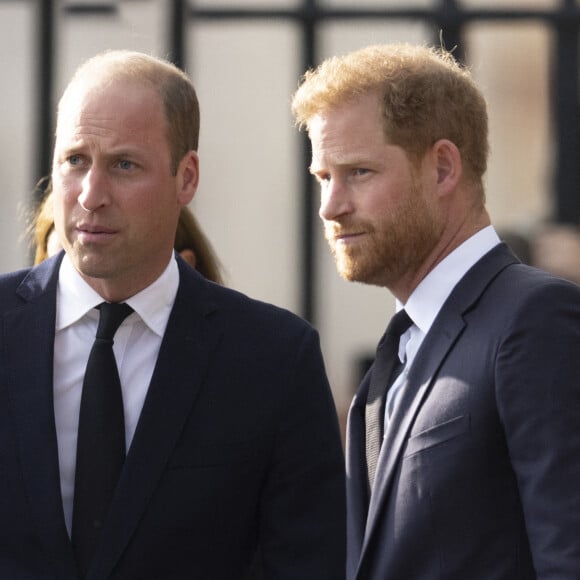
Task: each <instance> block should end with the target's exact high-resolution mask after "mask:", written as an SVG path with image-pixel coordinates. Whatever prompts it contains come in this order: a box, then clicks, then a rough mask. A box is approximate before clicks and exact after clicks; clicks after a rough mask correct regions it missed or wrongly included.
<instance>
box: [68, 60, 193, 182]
mask: <svg viewBox="0 0 580 580" xmlns="http://www.w3.org/2000/svg"><path fill="white" fill-rule="evenodd" d="M95 72H96V73H99V74H101V73H102V74H105V75H106V76H107V77H109V78H111V79H128V80H134V81H135V82H141V83H146V84H149V85H151V86H152V87H154V89H155V90H156V91H157V93H158V94H159V96H160V97H161V101H162V103H163V108H164V113H165V120H166V122H167V140H168V143H169V147H170V150H171V165H172V171H173V172H174V173H175V172H176V171H177V166H178V165H179V162H180V161H181V159H182V158H183V156H184V155H185V154H186V153H187V152H188V151H191V150H194V151H197V149H198V145H199V123H200V113H199V101H198V99H197V94H196V92H195V88H194V86H193V83H192V82H191V80H190V79H189V77H188V76H187V75H186V74H185V73H184V72H183V71H182V70H181V69H179V68H178V67H176V66H175V65H174V64H172V63H170V62H169V61H166V60H163V59H161V58H158V57H153V56H150V55H147V54H144V53H141V52H135V51H130V50H109V51H105V52H102V53H100V54H97V55H96V56H94V57H92V58H90V59H89V60H87V61H86V62H84V63H83V64H82V65H81V66H80V67H79V68H78V69H77V71H76V72H75V74H74V76H73V77H72V79H71V81H70V83H69V85H68V87H67V89H66V90H65V92H64V94H63V97H62V98H61V102H60V103H59V109H60V107H61V103H62V102H63V101H64V98H65V96H66V94H67V90H68V88H69V87H71V86H73V85H75V84H76V83H77V82H78V81H79V80H82V79H83V78H85V77H86V76H87V75H92V74H94V73H95Z"/></svg>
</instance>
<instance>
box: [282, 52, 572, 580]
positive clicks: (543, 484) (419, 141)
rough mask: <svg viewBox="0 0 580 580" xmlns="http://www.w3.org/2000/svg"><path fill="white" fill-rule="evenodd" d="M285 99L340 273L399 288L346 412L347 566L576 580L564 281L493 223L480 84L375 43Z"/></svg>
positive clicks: (568, 288)
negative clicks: (512, 245) (303, 137)
mask: <svg viewBox="0 0 580 580" xmlns="http://www.w3.org/2000/svg"><path fill="white" fill-rule="evenodd" d="M292 106H293V112H294V115H295V118H296V120H297V123H298V124H299V126H301V127H305V128H306V130H307V131H308V135H309V137H310V140H311V143H312V163H311V166H310V171H311V172H312V173H313V175H314V176H315V177H316V178H317V180H318V182H319V183H320V190H321V202H320V217H321V219H322V222H323V224H324V230H325V234H326V238H327V240H328V243H329V245H330V249H331V251H332V253H333V254H334V258H335V261H336V265H337V268H338V271H339V273H340V274H341V276H342V277H343V278H345V279H346V280H350V281H356V282H362V283H366V284H373V285H377V286H382V287H384V288H386V289H388V290H389V291H390V292H391V293H392V294H393V295H394V296H395V298H396V310H397V314H396V315H395V316H394V317H393V324H392V325H391V324H390V325H389V327H388V329H387V331H386V333H385V336H384V337H383V339H382V341H381V343H379V346H378V348H377V354H376V357H375V362H374V365H373V367H372V368H371V369H370V371H369V372H368V373H367V375H366V377H365V378H364V379H363V381H362V384H361V386H360V388H359V390H358V392H357V394H356V396H355V397H354V400H353V402H352V406H351V409H350V413H349V418H348V427H347V443H346V445H347V452H346V455H347V522H348V523H347V527H348V549H347V551H348V565H347V578H348V579H349V580H355V579H356V580H385V579H386V578H389V579H405V580H407V579H412V580H433V579H435V578H437V579H446V580H465V579H468V578H469V579H478V580H479V579H489V578H494V579H496V580H514V579H515V578H518V579H520V580H532V579H546V580H547V579H555V578H562V579H563V578H566V579H567V580H573V579H578V578H580V542H578V538H580V467H579V466H580V462H579V461H578V458H579V457H580V428H579V426H580V381H579V379H578V377H580V356H578V353H579V352H580V289H579V288H578V287H577V286H576V285H575V284H572V283H570V282H569V281H566V280H563V279H561V278H557V277H554V276H552V275H550V274H548V273H546V272H543V271H541V270H539V269H536V268H532V267H530V266H527V265H524V264H522V263H521V262H520V261H519V260H518V259H517V258H516V257H515V256H514V255H513V254H512V253H511V252H510V250H509V249H508V247H507V246H506V245H505V244H503V243H501V242H500V239H499V237H498V235H497V233H496V231H495V229H494V227H493V226H492V225H491V222H490V218H489V215H488V212H487V211H486V208H485V193H484V185H483V176H484V173H485V171H486V166H487V159H488V119H487V111H486V103H485V100H484V97H483V95H482V93H481V90H480V89H479V88H478V87H477V85H476V84H475V82H474V80H473V78H472V76H471V75H470V73H469V71H468V70H467V69H466V68H465V67H463V66H461V65H460V64H459V63H457V62H456V61H455V60H454V58H453V55H452V54H450V53H449V52H447V51H445V50H443V49H436V48H430V47H427V46H413V45H408V44H394V45H377V46H370V47H367V48H363V49H360V50H357V51H354V52H352V53H349V54H347V55H344V56H342V57H333V58H330V59H328V60H326V61H324V62H323V63H322V64H321V65H320V66H319V67H318V68H316V69H315V70H311V71H308V72H307V73H306V74H305V76H304V79H303V81H302V83H301V84H300V86H299V88H298V89H297V92H296V93H295V95H294V97H293V102H292Z"/></svg>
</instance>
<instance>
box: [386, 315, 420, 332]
mask: <svg viewBox="0 0 580 580" xmlns="http://www.w3.org/2000/svg"><path fill="white" fill-rule="evenodd" d="M412 324H413V321H412V320H411V318H410V317H409V315H408V314H407V312H406V311H405V310H404V309H402V310H399V312H397V314H395V316H393V318H391V321H390V322H389V326H387V331H386V334H390V335H392V336H401V334H403V333H404V332H405V331H406V330H407V329H408V328H409V327H410V326H411V325H412Z"/></svg>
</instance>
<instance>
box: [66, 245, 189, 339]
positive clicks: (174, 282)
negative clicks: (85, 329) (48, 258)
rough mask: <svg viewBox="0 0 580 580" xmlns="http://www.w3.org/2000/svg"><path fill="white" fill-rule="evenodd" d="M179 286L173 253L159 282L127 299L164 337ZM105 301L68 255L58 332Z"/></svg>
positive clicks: (154, 329)
mask: <svg viewBox="0 0 580 580" xmlns="http://www.w3.org/2000/svg"><path fill="white" fill-rule="evenodd" d="M178 286H179V269H178V267H177V261H176V260H175V257H174V256H173V257H172V259H171V260H169V264H168V265H167V268H165V270H164V272H163V273H162V274H161V276H159V278H157V280H155V282H153V283H152V284H151V285H149V286H148V287H147V288H145V289H143V290H141V292H138V293H137V294H135V295H134V296H132V297H131V298H129V299H128V300H125V302H126V303H127V304H129V306H131V308H133V310H134V311H135V312H136V313H137V314H138V315H139V316H140V317H141V319H142V320H143V322H144V323H145V324H146V325H147V326H148V327H149V329H150V330H151V331H152V332H154V333H155V334H157V335H158V336H161V337H162V336H163V333H164V332H165V327H166V324H167V320H168V318H169V314H170V312H171V308H172V307H173V302H174V301H175V295H176V294H177V288H178ZM102 301H103V298H102V297H101V296H100V295H99V294H98V293H97V292H95V290H93V289H92V288H91V287H90V286H89V285H88V284H87V283H86V282H85V280H83V278H82V277H81V275H80V274H79V273H78V272H77V270H76V269H75V267H74V266H73V264H72V262H71V261H70V258H69V257H68V256H67V255H66V254H65V256H64V258H63V260H62V263H61V266H60V271H59V277H58V286H57V299H56V331H57V332H58V331H59V330H62V329H63V328H66V327H67V326H70V325H71V324H74V323H75V322H77V321H78V320H80V319H81V318H82V317H83V316H85V315H86V314H87V313H88V312H90V311H91V310H92V309H93V308H95V307H96V306H98V305H99V304H100V303H101V302H102Z"/></svg>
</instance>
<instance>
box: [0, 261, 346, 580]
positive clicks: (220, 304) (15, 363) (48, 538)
mask: <svg viewBox="0 0 580 580" xmlns="http://www.w3.org/2000/svg"><path fill="white" fill-rule="evenodd" d="M59 263H60V257H57V258H54V259H51V260H48V261H47V262H45V263H43V264H41V265H40V266H38V267H36V268H34V269H32V270H23V271H20V272H16V273H12V274H7V275H3V276H1V277H0V521H1V524H0V578H2V579H6V580H41V579H42V580H65V579H66V580H69V579H70V580H73V579H76V578H77V571H76V567H75V563H74V561H73V553H72V550H71V545H70V542H69V538H68V535H67V531H66V528H65V523H64V517H63V508H62V501H61V496H60V481H59V468H58V451H57V441H56V432H55V422H54V412H53V399H52V390H53V389H52V376H53V344H54V332H55V331H54V329H55V296H56V286H57V279H58V266H59ZM179 270H180V284H179V290H178V293H177V297H176V301H175V305H174V308H173V311H172V313H171V316H170V319H169V323H168V326H167V331H166V333H165V337H164V339H163V342H162V345H161V350H160V353H159V358H158V360H157V364H156V367H155V370H154V373H153V377H152V380H151V384H150V387H149V391H148V394H147V397H146V400H145V403H144V407H143V410H142V413H141V417H140V420H139V424H138V426H137V429H136V432H135V435H134V438H133V442H132V445H131V447H130V449H129V451H128V454H127V459H126V462H125V465H124V468H123V472H122V474H121V478H120V481H119V484H118V487H117V490H116V493H115V496H114V499H113V502H112V506H111V510H110V513H109V516H108V519H107V520H106V521H105V524H104V527H103V539H102V542H101V544H100V545H99V547H98V549H97V554H96V557H95V561H94V566H93V567H92V569H91V570H90V572H89V575H88V578H89V579H90V580H105V579H111V580H113V579H116V580H153V579H155V580H182V579H183V580H185V579H190V578H191V579H198V580H237V579H242V578H245V576H246V574H247V572H248V570H249V568H250V565H251V562H252V561H253V559H254V555H255V553H256V550H257V548H259V553H260V555H261V561H262V568H263V578H264V579H265V580H267V579H268V578H275V579H276V580H286V579H288V580H289V579H294V580H306V579H312V580H322V579H328V580H335V579H340V578H343V577H344V559H345V551H344V548H345V523H344V519H345V506H344V500H345V491H344V464H343V456H342V449H341V444H340V437H339V430H338V424H337V419H336V413H335V408H334V403H333V400H332V397H331V393H330V389H329V386H328V382H327V379H326V375H325V372H324V366H323V362H322V358H321V354H320V347H319V343H318V335H317V333H316V332H315V331H314V330H313V329H312V328H311V327H310V326H309V325H308V324H306V323H305V322H304V321H302V320H300V319H299V318H298V317H296V316H294V315H292V314H290V313H288V312H287V311H284V310H282V309H279V308H275V307H273V306H269V305H265V304H263V303H260V302H257V301H254V300H251V299H249V298H247V297H245V296H243V295H241V294H239V293H236V292H234V291H232V290H228V289H226V288H222V287H220V286H217V285H215V284H212V283H210V282H208V281H206V280H204V279H203V278H202V277H201V276H199V275H198V274H197V273H196V272H194V271H193V270H192V269H191V268H189V267H188V266H186V265H185V264H184V263H183V262H181V261H180V263H179Z"/></svg>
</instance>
